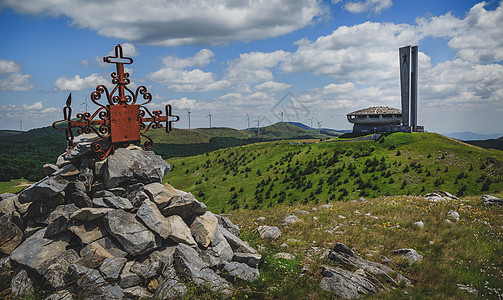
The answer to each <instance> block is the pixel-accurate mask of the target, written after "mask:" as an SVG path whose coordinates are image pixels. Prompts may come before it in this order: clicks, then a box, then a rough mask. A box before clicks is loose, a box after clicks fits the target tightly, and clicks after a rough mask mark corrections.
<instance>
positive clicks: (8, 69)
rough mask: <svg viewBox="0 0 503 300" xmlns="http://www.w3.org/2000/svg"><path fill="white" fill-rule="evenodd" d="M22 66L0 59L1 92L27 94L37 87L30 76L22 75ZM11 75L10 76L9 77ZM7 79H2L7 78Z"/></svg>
mask: <svg viewBox="0 0 503 300" xmlns="http://www.w3.org/2000/svg"><path fill="white" fill-rule="evenodd" d="M21 70H22V67H21V65H20V64H18V63H16V62H15V61H12V60H5V59H0V90H2V91H10V92H25V91H29V90H31V89H32V88H33V87H34V86H35V85H34V84H33V83H32V82H31V75H30V74H22V73H21ZM8 74H9V75H8ZM5 75H8V76H6V77H1V76H5Z"/></svg>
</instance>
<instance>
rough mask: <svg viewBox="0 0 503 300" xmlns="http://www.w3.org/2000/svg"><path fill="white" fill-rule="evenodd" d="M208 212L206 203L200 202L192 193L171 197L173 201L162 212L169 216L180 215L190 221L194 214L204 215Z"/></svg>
mask: <svg viewBox="0 0 503 300" xmlns="http://www.w3.org/2000/svg"><path fill="white" fill-rule="evenodd" d="M205 212H206V205H205V204H204V203H202V202H199V201H197V200H196V198H194V196H192V194H185V195H183V196H176V197H173V199H171V203H170V204H169V205H168V206H166V207H165V208H163V209H161V213H162V214H163V215H164V216H166V217H168V216H172V215H178V216H180V217H181V218H182V219H183V220H184V221H185V222H190V220H191V219H192V218H193V217H194V216H199V215H202V214H204V213H205Z"/></svg>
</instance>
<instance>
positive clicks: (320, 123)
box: [315, 118, 323, 133]
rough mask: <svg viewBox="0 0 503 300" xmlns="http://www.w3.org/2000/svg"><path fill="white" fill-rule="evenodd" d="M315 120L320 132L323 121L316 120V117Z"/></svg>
mask: <svg viewBox="0 0 503 300" xmlns="http://www.w3.org/2000/svg"><path fill="white" fill-rule="evenodd" d="M315 119H316V118H315ZM316 122H317V123H318V133H321V125H322V124H323V122H322V121H318V119H316Z"/></svg>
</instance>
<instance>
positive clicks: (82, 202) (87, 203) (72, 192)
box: [65, 181, 93, 208]
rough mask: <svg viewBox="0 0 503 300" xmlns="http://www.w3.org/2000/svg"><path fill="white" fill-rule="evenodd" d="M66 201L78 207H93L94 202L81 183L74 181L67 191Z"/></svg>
mask: <svg viewBox="0 0 503 300" xmlns="http://www.w3.org/2000/svg"><path fill="white" fill-rule="evenodd" d="M65 201H66V202H67V203H74V204H75V205H76V206H77V207H79V208H83V207H92V206H93V201H92V200H91V198H89V196H88V195H87V193H86V187H85V186H84V183H82V182H81V181H72V182H70V183H69V184H68V186H67V187H66V190H65Z"/></svg>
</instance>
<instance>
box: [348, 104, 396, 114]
mask: <svg viewBox="0 0 503 300" xmlns="http://www.w3.org/2000/svg"><path fill="white" fill-rule="evenodd" d="M401 113H402V110H401V109H398V108H392V107H387V106H373V107H368V108H364V109H360V110H355V111H353V112H350V113H349V114H348V116H349V115H380V114H401Z"/></svg>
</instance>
